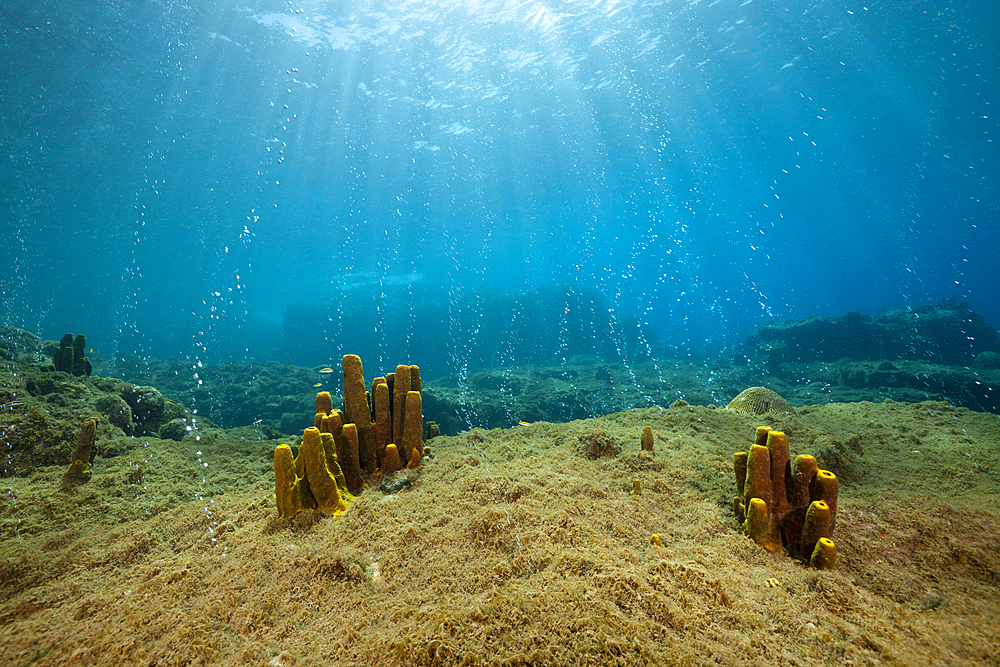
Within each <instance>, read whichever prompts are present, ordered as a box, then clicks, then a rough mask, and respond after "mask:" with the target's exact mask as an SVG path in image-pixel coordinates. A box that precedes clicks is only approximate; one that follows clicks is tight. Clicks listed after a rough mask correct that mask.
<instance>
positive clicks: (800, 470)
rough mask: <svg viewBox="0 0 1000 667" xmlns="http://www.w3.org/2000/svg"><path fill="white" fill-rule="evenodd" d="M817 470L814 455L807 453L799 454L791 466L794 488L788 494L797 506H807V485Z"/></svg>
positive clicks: (809, 484)
mask: <svg viewBox="0 0 1000 667" xmlns="http://www.w3.org/2000/svg"><path fill="white" fill-rule="evenodd" d="M818 471H819V466H818V465H817V464H816V459H815V457H812V456H810V455H809V454H799V455H798V456H796V457H795V465H794V466H792V478H793V479H795V490H794V491H793V492H792V493H791V494H790V495H791V496H792V498H793V499H794V501H795V505H796V506H798V507H808V506H809V503H810V502H811V498H810V493H809V487H810V486H811V485H812V481H813V478H814V477H815V476H816V473H817V472H818Z"/></svg>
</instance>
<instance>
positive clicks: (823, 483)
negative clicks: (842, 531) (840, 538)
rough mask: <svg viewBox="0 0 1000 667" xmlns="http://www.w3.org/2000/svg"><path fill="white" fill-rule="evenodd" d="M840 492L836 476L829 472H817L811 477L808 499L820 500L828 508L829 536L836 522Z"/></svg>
mask: <svg viewBox="0 0 1000 667" xmlns="http://www.w3.org/2000/svg"><path fill="white" fill-rule="evenodd" d="M839 492H840V482H838V481H837V476H836V475H834V474H833V473H832V472H830V471H829V470H819V471H817V472H816V476H815V477H813V480H812V483H811V484H810V485H809V497H810V498H812V499H813V500H822V501H824V502H826V504H827V505H829V506H830V534H831V535H832V534H833V529H834V528H835V527H836V522H837V495H838V494H839Z"/></svg>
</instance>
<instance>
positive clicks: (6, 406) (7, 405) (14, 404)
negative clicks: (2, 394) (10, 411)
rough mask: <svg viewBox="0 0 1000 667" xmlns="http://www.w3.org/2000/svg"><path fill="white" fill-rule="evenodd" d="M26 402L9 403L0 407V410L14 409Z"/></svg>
mask: <svg viewBox="0 0 1000 667" xmlns="http://www.w3.org/2000/svg"><path fill="white" fill-rule="evenodd" d="M25 403H27V401H11V402H10V403H4V404H3V405H0V408H16V407H17V406H19V405H24V404H25Z"/></svg>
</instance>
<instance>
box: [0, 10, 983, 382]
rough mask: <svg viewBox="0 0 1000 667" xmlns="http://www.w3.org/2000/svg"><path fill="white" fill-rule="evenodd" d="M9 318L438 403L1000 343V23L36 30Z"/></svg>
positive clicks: (10, 230)
mask: <svg viewBox="0 0 1000 667" xmlns="http://www.w3.org/2000/svg"><path fill="white" fill-rule="evenodd" d="M0 19H2V20H0V81H2V83H0V86H2V88H0V160H2V164H3V166H2V177H0V231H2V238H3V244H2V247H0V289H2V300H0V319H2V320H3V321H6V322H8V323H11V324H15V325H17V326H21V327H24V328H26V329H29V330H32V331H34V332H36V333H38V334H39V335H41V336H43V337H45V338H52V339H57V338H58V337H59V336H61V335H62V334H63V333H64V332H66V331H73V332H83V333H86V334H87V336H88V343H89V345H90V346H92V347H94V348H95V349H96V350H98V351H100V352H102V353H103V354H104V355H105V356H106V357H109V358H111V359H114V358H116V357H117V356H119V355H124V354H137V355H140V356H157V357H160V358H188V359H192V360H195V359H197V360H202V361H204V362H206V363H210V362H218V361H225V360H229V359H236V360H239V361H246V360H250V359H283V360H287V361H293V362H295V363H300V364H303V365H318V364H330V363H335V362H336V360H338V359H339V358H340V355H341V354H343V353H345V352H359V353H361V354H362V356H363V357H364V358H365V359H366V361H370V362H372V363H373V365H374V366H376V367H378V368H385V367H388V366H390V365H395V364H396V363H400V362H403V361H407V362H411V363H417V364H420V365H421V366H422V367H426V368H428V369H433V372H430V373H428V375H429V376H431V377H432V376H433V375H434V373H441V374H443V373H447V372H453V371H455V370H457V369H462V368H468V367H478V366H497V365H503V364H515V363H568V361H569V360H570V359H571V358H572V356H573V355H576V354H598V355H600V356H604V357H610V358H612V359H614V358H617V359H618V360H619V361H623V362H625V363H631V362H633V361H635V360H638V359H641V358H644V357H645V356H648V355H660V354H682V355H686V354H696V355H702V354H707V355H723V354H729V353H734V352H735V353H738V351H739V349H740V347H741V346H742V345H743V343H744V341H745V340H746V337H747V335H748V334H749V333H750V332H752V331H753V330H754V329H756V328H757V327H758V326H760V325H761V324H764V323H766V322H768V321H772V320H782V319H786V318H792V317H806V316H809V315H813V314H825V315H834V316H836V315H841V314H843V313H845V312H847V311H849V310H856V311H859V312H862V313H874V312H877V311H879V310H882V309H886V308H893V309H895V308H913V307H916V306H919V305H922V304H928V303H931V304H936V303H940V302H941V301H942V299H945V298H950V297H955V298H956V299H958V300H959V301H963V300H968V301H969V302H970V304H971V306H972V308H973V309H974V310H976V311H978V312H980V313H982V314H983V315H984V316H985V317H986V320H987V322H988V323H990V324H992V325H994V326H997V325H998V324H1000V294H998V287H997V284H998V281H997V278H998V268H997V266H998V262H997V260H996V249H997V247H998V245H1000V159H998V144H997V140H998V136H1000V133H998V129H1000V128H998V118H1000V115H998V113H997V111H998V105H1000V101H998V96H1000V95H998V91H1000V12H997V11H996V7H995V3H994V2H993V0H973V1H972V2H969V1H968V0H962V1H961V2H957V1H950V0H924V1H921V0H914V1H912V2H895V1H894V2H886V1H872V2H861V1H858V2H855V1H851V0H846V1H835V2H801V1H798V0H793V1H791V2H781V3H776V2H771V1H769V0H768V1H765V0H701V1H698V0H695V1H692V2H669V1H667V2H643V1H622V2H614V1H608V0H596V1H595V0H583V1H563V2H540V1H536V0H527V1H526V2H502V1H494V2H478V1H474V0H468V1H466V2H457V1H456V2H446V1H442V2H433V1H425V0H412V1H400V2H358V3H351V2H335V3H329V2H297V1H294V0H293V2H288V1H287V0H285V1H284V2H277V1H270V2H260V1H257V0H254V1H252V2H250V3H238V4H234V3H224V2H205V1H203V0H194V1H192V2H188V3H178V2H146V1H138V0H136V1H133V2H125V1H120V2H112V1H108V0H96V1H94V2H87V3H80V2H68V1H65V0H53V1H49V2H37V1H33V2H23V1H13V2H12V1H7V2H4V3H3V7H2V8H0Z"/></svg>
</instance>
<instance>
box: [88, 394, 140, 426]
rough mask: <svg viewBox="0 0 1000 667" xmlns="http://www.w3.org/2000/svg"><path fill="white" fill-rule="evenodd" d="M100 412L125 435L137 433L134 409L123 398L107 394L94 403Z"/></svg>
mask: <svg viewBox="0 0 1000 667" xmlns="http://www.w3.org/2000/svg"><path fill="white" fill-rule="evenodd" d="M94 407H95V408H96V409H97V411H98V412H100V413H101V414H103V415H105V416H106V417H107V418H108V423H109V424H111V425H112V426H117V427H118V428H120V429H121V430H122V431H124V432H125V435H132V434H133V433H135V422H134V421H133V420H132V408H131V407H130V406H129V404H128V403H126V402H125V399H123V398H122V397H121V396H118V395H116V394H106V395H104V396H101V397H100V398H99V399H97V401H96V402H95V403H94Z"/></svg>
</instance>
